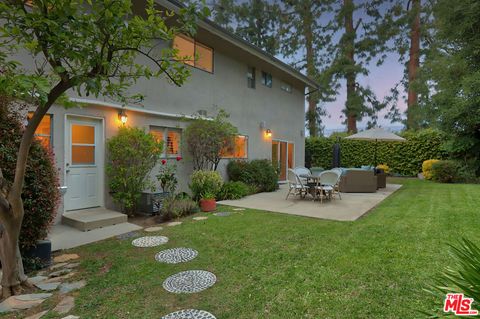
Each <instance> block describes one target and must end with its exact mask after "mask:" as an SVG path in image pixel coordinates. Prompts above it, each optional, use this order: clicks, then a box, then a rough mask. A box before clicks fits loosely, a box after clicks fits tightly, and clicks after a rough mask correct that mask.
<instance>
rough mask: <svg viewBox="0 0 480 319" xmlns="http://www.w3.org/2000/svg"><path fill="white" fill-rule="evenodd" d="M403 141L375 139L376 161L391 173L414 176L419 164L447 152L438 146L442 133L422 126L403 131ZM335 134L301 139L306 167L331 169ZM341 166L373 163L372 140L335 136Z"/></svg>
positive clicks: (442, 136)
mask: <svg viewBox="0 0 480 319" xmlns="http://www.w3.org/2000/svg"><path fill="white" fill-rule="evenodd" d="M401 135H402V136H403V137H404V138H405V139H406V140H407V141H406V142H377V146H378V147H377V163H378V164H386V165H388V166H389V167H390V170H391V172H392V173H394V174H399V175H404V176H416V175H417V174H418V173H419V172H421V170H422V163H423V161H425V160H429V159H444V158H446V156H447V153H446V151H445V150H443V148H442V144H443V141H444V135H443V133H442V132H440V131H437V130H433V129H426V130H422V131H418V132H408V131H407V132H403V133H402V134H401ZM336 141H337V138H336V137H332V138H325V137H313V138H307V139H306V141H305V161H306V163H307V165H308V164H310V166H320V167H323V168H331V166H332V155H333V145H334V144H335V142H336ZM339 143H340V148H341V166H342V167H360V166H362V165H371V164H373V156H374V152H375V142H374V141H356V140H347V139H344V138H340V139H339Z"/></svg>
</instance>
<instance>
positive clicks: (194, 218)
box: [192, 216, 208, 220]
mask: <svg viewBox="0 0 480 319" xmlns="http://www.w3.org/2000/svg"><path fill="white" fill-rule="evenodd" d="M192 219H193V220H206V219H208V217H207V216H199V217H193V218H192Z"/></svg>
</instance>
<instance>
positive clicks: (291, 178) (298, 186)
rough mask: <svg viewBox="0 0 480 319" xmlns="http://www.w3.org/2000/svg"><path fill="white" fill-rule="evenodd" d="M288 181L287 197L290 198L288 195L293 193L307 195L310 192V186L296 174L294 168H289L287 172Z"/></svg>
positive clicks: (301, 195)
mask: <svg viewBox="0 0 480 319" xmlns="http://www.w3.org/2000/svg"><path fill="white" fill-rule="evenodd" d="M287 181H288V194H287V197H285V199H288V196H290V194H292V192H293V195H295V196H300V197H305V195H307V193H308V190H309V188H308V186H306V185H304V184H303V182H302V180H301V179H300V178H299V177H298V175H297V174H295V172H294V170H293V169H289V170H288V172H287Z"/></svg>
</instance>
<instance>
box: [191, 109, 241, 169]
mask: <svg viewBox="0 0 480 319" xmlns="http://www.w3.org/2000/svg"><path fill="white" fill-rule="evenodd" d="M227 119H228V115H227V114H226V113H225V112H224V111H220V112H219V113H218V115H217V116H216V117H215V118H214V119H206V118H197V119H195V120H193V122H192V123H191V124H190V125H189V126H188V127H187V129H186V130H185V141H186V144H187V148H188V152H189V153H190V154H191V155H192V160H193V169H194V170H213V171H215V170H216V169H217V167H218V163H220V159H221V153H222V150H223V149H224V148H228V147H231V146H232V145H231V144H233V143H234V137H235V136H236V135H237V133H238V131H237V128H236V127H235V126H233V125H232V124H230V123H229V122H228V121H227Z"/></svg>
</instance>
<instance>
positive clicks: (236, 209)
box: [233, 208, 245, 212]
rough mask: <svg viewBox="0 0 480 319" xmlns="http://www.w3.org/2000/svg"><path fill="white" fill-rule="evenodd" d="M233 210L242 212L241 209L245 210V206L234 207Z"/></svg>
mask: <svg viewBox="0 0 480 319" xmlns="http://www.w3.org/2000/svg"><path fill="white" fill-rule="evenodd" d="M233 210H234V211H237V212H240V211H242V210H245V208H234V209H233Z"/></svg>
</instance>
